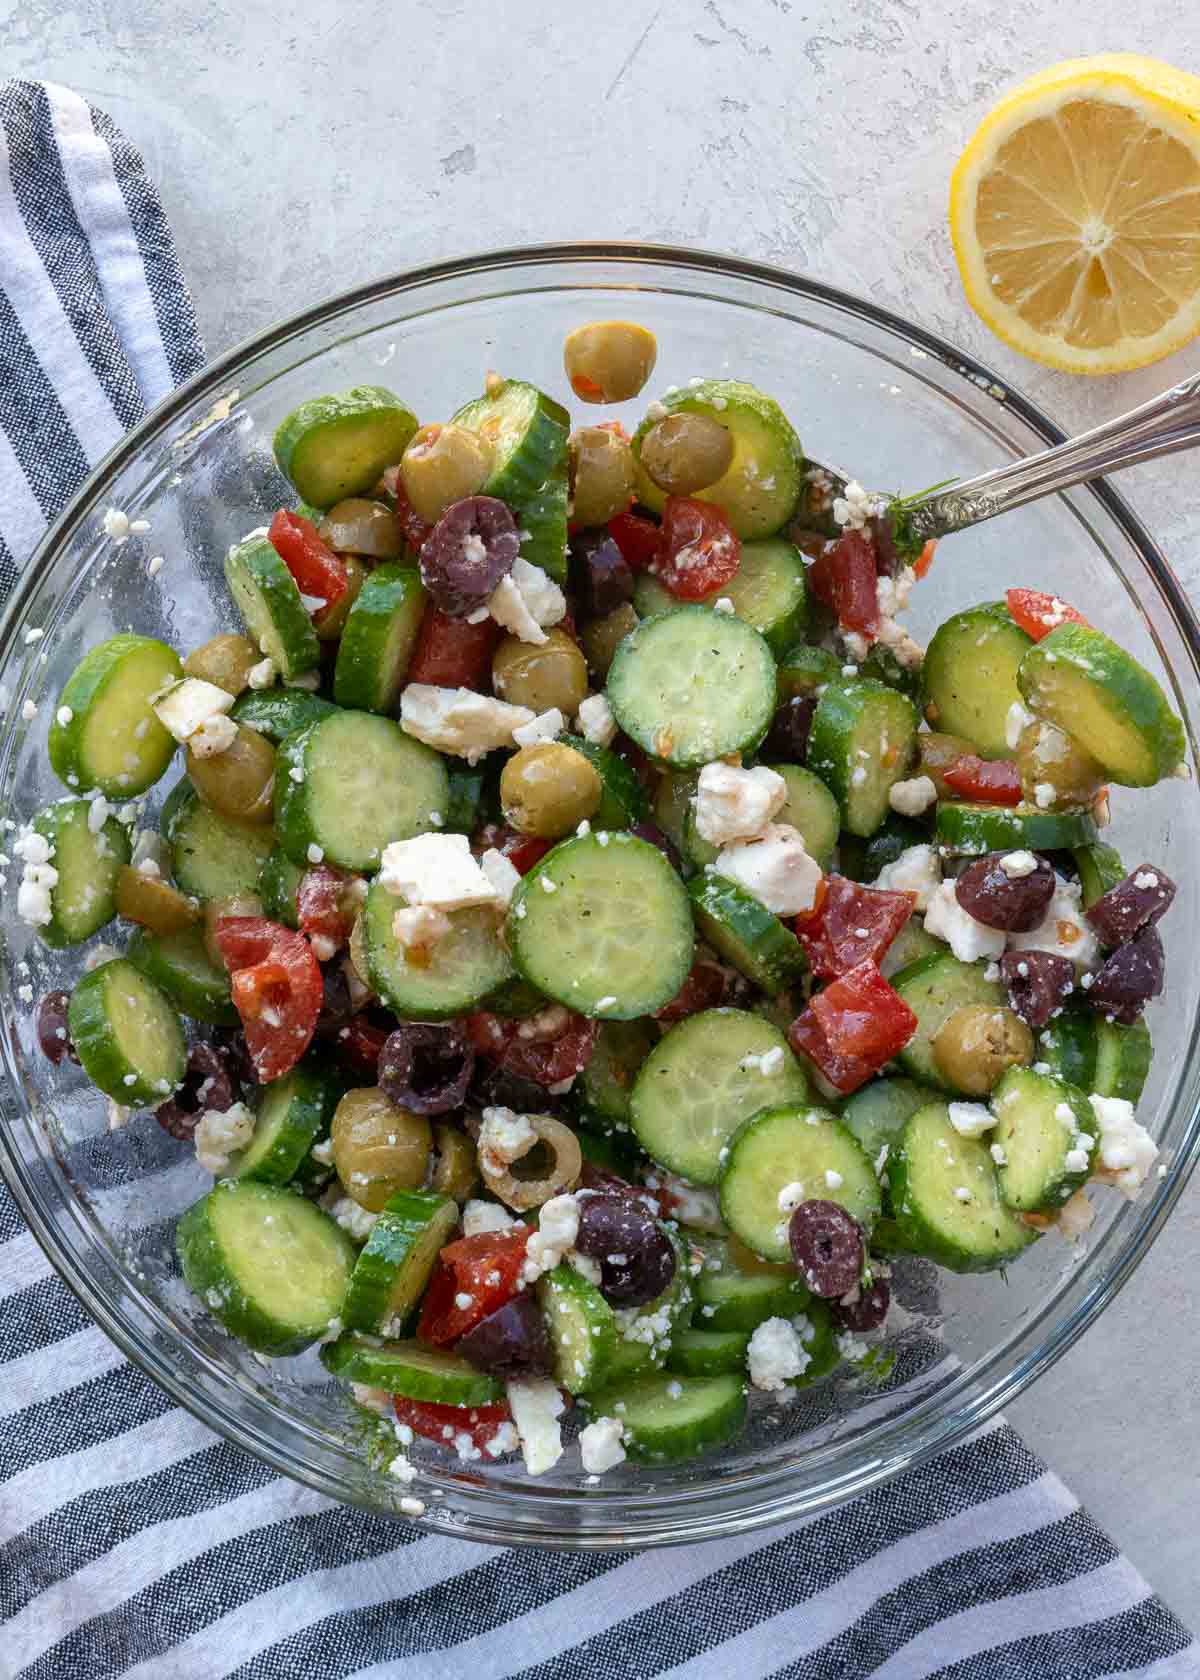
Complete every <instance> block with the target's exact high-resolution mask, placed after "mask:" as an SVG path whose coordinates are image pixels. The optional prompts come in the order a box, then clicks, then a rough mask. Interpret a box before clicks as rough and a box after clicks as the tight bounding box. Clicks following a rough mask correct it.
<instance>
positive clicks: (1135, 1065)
mask: <svg viewBox="0 0 1200 1680" xmlns="http://www.w3.org/2000/svg"><path fill="white" fill-rule="evenodd" d="M1153 1053H1154V1050H1153V1046H1152V1044H1151V1042H1150V1028H1149V1027H1148V1026H1147V1025H1146V1023H1145V1021H1140V1020H1139V1021H1135V1022H1134V1023H1133V1025H1132V1026H1129V1027H1122V1026H1119V1025H1118V1024H1117V1022H1116V1021H1106V1020H1104V1019H1102V1018H1101V1019H1100V1020H1097V1022H1096V1072H1095V1074H1094V1076H1093V1082H1092V1085H1091V1087H1090V1089H1091V1090H1093V1091H1095V1092H1096V1094H1097V1096H1101V1097H1124V1099H1125V1101H1126V1102H1131V1103H1136V1102H1137V1100H1138V1098H1139V1097H1140V1096H1141V1094H1142V1091H1143V1090H1144V1089H1145V1085H1146V1077H1147V1075H1148V1074H1149V1072H1150V1058H1151V1056H1152V1055H1153Z"/></svg>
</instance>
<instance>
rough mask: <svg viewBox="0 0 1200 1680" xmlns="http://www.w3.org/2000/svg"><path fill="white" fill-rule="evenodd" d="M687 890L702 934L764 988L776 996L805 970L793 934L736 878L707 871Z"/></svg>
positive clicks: (738, 968)
mask: <svg viewBox="0 0 1200 1680" xmlns="http://www.w3.org/2000/svg"><path fill="white" fill-rule="evenodd" d="M687 891H688V897H689V898H690V899H691V903H692V913H693V914H694V916H695V918H696V927H697V928H698V930H699V932H700V934H701V937H702V938H704V939H706V940H707V941H708V943H709V944H710V945H711V946H712V948H713V950H714V951H717V952H718V953H719V954H720V955H721V956H723V957H724V958H725V960H726V961H727V962H730V963H732V964H733V966H734V968H736V969H737V971H738V972H739V974H744V975H745V976H746V979H747V980H752V981H753V982H754V984H755V985H756V986H761V987H762V989H763V991H764V992H769V993H771V995H772V996H776V995H777V994H778V993H780V992H784V991H786V990H787V988H788V987H789V986H791V985H793V984H794V983H795V982H796V981H797V980H799V978H800V976H801V975H802V974H803V973H804V972H805V969H806V967H807V964H806V962H805V958H804V948H803V946H802V945H801V944H800V941H799V940H798V939H797V938H796V935H795V934H794V933H792V932H791V931H790V929H788V928H786V927H784V925H783V923H782V922H781V921H780V919H779V917H778V916H776V915H775V914H774V912H773V911H771V910H768V909H767V908H766V906H765V905H762V904H760V903H759V902H758V900H757V899H756V898H755V897H754V896H753V895H752V894H751V893H748V892H747V891H746V890H745V888H744V887H740V886H739V885H738V884H737V882H736V881H728V880H726V879H725V877H724V876H723V875H715V874H713V875H710V874H707V873H705V874H703V875H697V876H696V878H695V880H693V881H691V882H689V883H688V889H687Z"/></svg>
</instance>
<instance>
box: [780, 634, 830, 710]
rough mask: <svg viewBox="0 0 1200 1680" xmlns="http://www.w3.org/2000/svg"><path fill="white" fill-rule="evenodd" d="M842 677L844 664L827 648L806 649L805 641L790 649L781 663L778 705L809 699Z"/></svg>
mask: <svg viewBox="0 0 1200 1680" xmlns="http://www.w3.org/2000/svg"><path fill="white" fill-rule="evenodd" d="M841 675H842V661H841V660H840V659H838V658H837V657H836V656H835V655H834V654H832V653H828V652H826V650H825V649H824V648H818V647H807V646H806V645H805V644H804V643H803V642H801V643H799V644H798V645H797V646H796V647H793V648H790V649H789V650H788V652H786V653H785V654H784V655H783V657H782V658H781V659H780V661H779V671H778V683H779V703H780V705H782V704H783V702H784V701H785V700H795V699H806V698H807V697H808V696H809V695H810V694H815V693H816V691H817V689H818V688H823V687H824V686H825V684H826V683H831V682H837V681H838V680H839V679H840V678H841Z"/></svg>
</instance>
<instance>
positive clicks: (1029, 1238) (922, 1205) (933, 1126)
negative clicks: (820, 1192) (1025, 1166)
mask: <svg viewBox="0 0 1200 1680" xmlns="http://www.w3.org/2000/svg"><path fill="white" fill-rule="evenodd" d="M887 1175H888V1188H889V1192H890V1196H891V1205H892V1230H891V1235H892V1237H893V1238H894V1239H895V1242H896V1244H897V1246H899V1247H900V1248H902V1249H903V1250H904V1251H905V1252H907V1253H911V1254H923V1255H925V1256H926V1257H927V1258H928V1259H930V1260H936V1261H937V1262H938V1264H939V1265H942V1266H945V1267H947V1268H948V1270H950V1271H952V1272H990V1271H994V1270H995V1269H996V1268H997V1267H999V1266H1004V1265H1007V1264H1008V1262H1009V1261H1010V1260H1015V1259H1016V1257H1017V1255H1018V1254H1020V1253H1022V1251H1023V1250H1024V1249H1026V1248H1028V1247H1029V1245H1030V1243H1032V1242H1035V1241H1036V1240H1037V1232H1036V1231H1034V1230H1032V1229H1031V1228H1030V1227H1029V1226H1028V1225H1026V1224H1025V1223H1024V1222H1023V1221H1022V1220H1021V1219H1019V1218H1018V1217H1017V1215H1016V1214H1015V1213H1013V1212H1012V1211H1010V1209H1008V1208H1007V1207H1005V1205H1004V1203H1003V1201H1002V1200H1001V1198H1000V1186H999V1182H998V1180H997V1177H996V1168H995V1165H994V1164H993V1161H992V1157H991V1154H990V1152H989V1148H988V1145H987V1144H986V1143H982V1142H980V1141H979V1140H978V1139H977V1138H965V1137H961V1136H960V1135H959V1133H958V1132H956V1131H955V1129H954V1127H953V1126H952V1125H951V1124H950V1113H949V1110H948V1109H947V1107H946V1105H945V1104H944V1103H930V1104H929V1106H928V1107H927V1108H919V1109H918V1110H917V1112H916V1113H915V1114H914V1115H913V1116H912V1118H911V1119H910V1120H909V1122H908V1124H907V1126H905V1128H904V1131H903V1132H902V1133H901V1137H900V1142H899V1145H898V1146H897V1148H896V1149H894V1150H893V1151H892V1154H891V1156H890V1157H889V1159H888V1164H887ZM959 1190H963V1191H965V1192H967V1196H968V1197H969V1200H964V1199H963V1198H962V1197H960V1196H959V1195H958V1194H957V1192H958V1191H959Z"/></svg>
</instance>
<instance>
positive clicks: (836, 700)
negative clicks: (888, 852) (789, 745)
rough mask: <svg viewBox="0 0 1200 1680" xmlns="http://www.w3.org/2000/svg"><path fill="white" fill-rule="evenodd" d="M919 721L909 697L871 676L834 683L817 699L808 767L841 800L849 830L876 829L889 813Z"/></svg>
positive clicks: (867, 831)
mask: <svg viewBox="0 0 1200 1680" xmlns="http://www.w3.org/2000/svg"><path fill="white" fill-rule="evenodd" d="M919 721H920V720H919V718H918V717H917V709H916V707H915V706H914V705H913V703H912V701H911V700H908V699H906V698H905V696H904V695H903V694H897V693H896V691H895V689H891V688H887V687H885V685H884V684H883V683H881V682H872V681H870V680H867V679H864V680H863V681H862V682H847V683H834V684H833V685H832V686H830V687H829V688H827V689H826V690H825V692H824V694H823V695H822V696H821V698H820V699H819V700H818V701H817V709H816V711H815V712H814V713H813V720H812V730H811V732H810V734H809V737H808V766H809V769H810V770H812V771H814V772H815V773H816V774H817V775H818V776H819V777H820V778H821V780H822V781H823V782H824V783H825V785H826V786H827V787H828V788H829V789H830V791H831V792H832V793H833V795H834V797H835V798H836V799H837V802H838V805H839V807H840V809H841V813H842V823H843V825H844V826H845V827H846V828H848V829H849V831H850V833H851V834H857V835H861V836H866V835H870V834H874V832H875V830H876V829H877V828H878V827H879V826H880V824H881V823H882V822H883V821H884V819H885V818H886V817H887V815H888V812H889V810H890V807H889V805H888V794H889V793H890V792H891V789H892V786H893V784H894V783H896V782H899V781H902V780H903V778H904V777H905V776H906V775H907V774H908V765H909V761H910V759H911V757H912V752H913V746H914V743H915V742H916V738H917V725H918V723H919Z"/></svg>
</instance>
